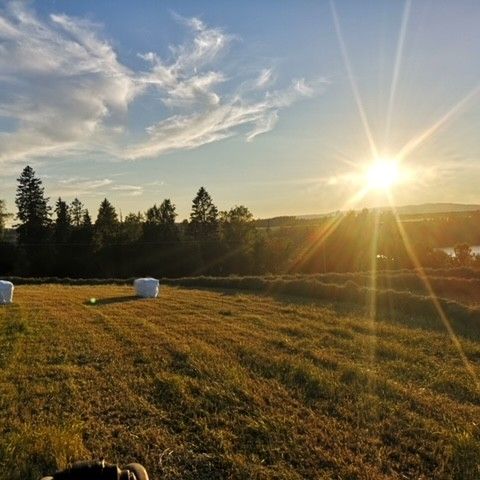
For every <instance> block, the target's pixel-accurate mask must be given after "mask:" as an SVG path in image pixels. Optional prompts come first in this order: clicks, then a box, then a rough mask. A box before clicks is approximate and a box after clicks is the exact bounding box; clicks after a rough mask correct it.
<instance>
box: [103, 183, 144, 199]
mask: <svg viewBox="0 0 480 480" xmlns="http://www.w3.org/2000/svg"><path fill="white" fill-rule="evenodd" d="M111 189H112V190H113V191H114V192H121V193H124V194H125V195H127V196H131V197H138V196H139V195H142V194H143V187H141V186H139V185H115V186H113V187H112V188H111Z"/></svg>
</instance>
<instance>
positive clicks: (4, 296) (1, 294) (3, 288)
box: [0, 280, 15, 305]
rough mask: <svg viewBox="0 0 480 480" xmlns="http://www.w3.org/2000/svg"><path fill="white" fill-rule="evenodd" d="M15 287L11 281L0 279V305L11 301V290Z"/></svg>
mask: <svg viewBox="0 0 480 480" xmlns="http://www.w3.org/2000/svg"><path fill="white" fill-rule="evenodd" d="M14 289H15V287H14V286H13V283H12V282H6V281H5V280H0V305H7V304H9V303H12V302H13V290H14Z"/></svg>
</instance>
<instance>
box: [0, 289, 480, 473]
mask: <svg viewBox="0 0 480 480" xmlns="http://www.w3.org/2000/svg"><path fill="white" fill-rule="evenodd" d="M130 293H131V292H130V287H121V286H116V287H113V286H83V287H69V286H19V287H18V288H17V290H16V305H14V306H12V307H8V308H1V309H0V325H1V326H2V327H1V328H0V343H1V345H2V347H4V348H2V351H3V352H4V353H3V360H2V363H1V368H0V388H1V392H0V393H1V395H0V430H1V432H2V435H0V462H1V464H2V470H0V478H4V479H5V480H6V479H7V478H8V479H12V478H13V479H15V478H24V479H26V480H30V479H34V478H37V476H38V474H39V473H43V471H45V470H47V469H48V470H51V469H52V468H54V467H56V466H62V465H63V464H64V463H65V462H68V461H70V460H72V459H73V458H78V457H79V456H80V457H94V458H99V457H105V458H107V459H109V460H112V461H119V462H129V461H132V460H136V461H140V462H141V463H144V464H146V465H147V467H148V468H149V470H150V472H151V474H152V477H153V478H166V479H173V478H175V479H177V478H178V479H180V478H182V479H211V478H261V479H267V478H268V479H269V478H286V479H300V478H315V477H320V478H321V477H322V476H323V477H324V478H332V477H333V478H365V479H367V478H368V479H376V478H386V477H394V478H395V477H402V476H403V477H407V478H420V477H425V478H432V477H433V478H465V479H468V478H476V475H477V474H478V458H479V456H478V454H479V453H480V432H479V430H478V425H476V424H475V423H474V422H472V419H475V418H480V401H479V399H478V396H477V394H476V392H475V390H474V388H473V385H472V383H471V381H470V378H469V376H468V374H467V372H466V371H465V369H464V368H463V364H462V363H461V362H460V361H459V358H458V355H457V351H456V350H455V348H454V347H453V345H452V344H451V342H450V339H449V337H448V335H447V334H445V333H442V332H441V331H437V330H425V329H420V328H415V327H414V325H415V319H414V318H412V319H411V320H410V321H409V322H405V324H401V323H398V322H397V321H396V320H395V321H393V322H392V321H391V319H390V317H389V315H388V314H387V313H385V312H377V315H376V321H375V323H372V322H370V321H369V318H370V317H369V315H368V312H367V313H365V314H364V313H361V312H360V311H356V310H355V309H354V307H350V308H347V309H346V308H344V306H342V305H339V304H327V303H324V304H323V305H320V304H317V303H312V302H311V301H308V300H307V301H305V300H304V301H300V300H298V299H297V300H296V299H295V298H293V297H278V296H276V297H271V296H259V295H253V294H247V293H242V294H241V293H236V292H235V291H225V292H221V291H216V292H215V291H207V290H203V291H201V290H194V289H188V290H184V289H179V288H171V287H164V288H163V289H162V290H161V294H160V298H159V299H158V300H133V299H132V298H131V297H129V294H130ZM91 297H95V298H97V303H96V305H90V304H89V302H88V300H89V299H90V298H91ZM104 298H110V299H112V298H118V299H119V302H118V303H115V302H110V303H104V304H102V299H104ZM362 311H363V310H362ZM8 325H17V326H18V327H17V326H15V327H11V326H10V327H8ZM459 341H460V342H461V343H462V348H463V351H464V353H465V355H466V356H467V357H468V358H469V360H470V361H474V360H475V359H477V360H475V361H478V358H480V344H479V343H478V342H477V341H469V340H466V339H464V338H459ZM372 342H375V349H374V350H372ZM6 346H8V348H6V349H5V347H6ZM474 368H476V369H477V371H478V365H477V364H474ZM16 466H19V470H18V471H17V470H15V468H16ZM40 470H42V472H40ZM16 471H17V472H21V473H15V472H16ZM12 472H13V473H12ZM12 475H13V476H12ZM15 475H17V476H15Z"/></svg>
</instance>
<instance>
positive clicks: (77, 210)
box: [70, 198, 84, 227]
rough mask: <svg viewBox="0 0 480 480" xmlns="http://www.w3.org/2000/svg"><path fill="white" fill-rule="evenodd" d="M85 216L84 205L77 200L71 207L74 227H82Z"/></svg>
mask: <svg viewBox="0 0 480 480" xmlns="http://www.w3.org/2000/svg"><path fill="white" fill-rule="evenodd" d="M83 216H84V207H83V203H82V202H81V201H80V200H79V199H78V198H75V199H74V200H73V202H72V204H71V206H70V217H71V221H72V225H73V226H74V227H80V226H81V225H82V220H83Z"/></svg>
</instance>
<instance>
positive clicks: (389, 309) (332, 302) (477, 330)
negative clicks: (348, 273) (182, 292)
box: [178, 285, 480, 341]
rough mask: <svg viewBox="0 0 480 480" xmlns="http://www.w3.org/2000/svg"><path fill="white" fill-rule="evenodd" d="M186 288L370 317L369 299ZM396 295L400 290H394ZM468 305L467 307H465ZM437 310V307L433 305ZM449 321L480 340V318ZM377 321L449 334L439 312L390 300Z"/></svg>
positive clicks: (379, 310) (380, 307)
mask: <svg viewBox="0 0 480 480" xmlns="http://www.w3.org/2000/svg"><path fill="white" fill-rule="evenodd" d="M178 286H180V285H178ZM181 288H184V289H193V290H207V291H216V292H219V293H221V294H222V295H230V296H235V295H238V294H253V295H257V296H259V297H261V296H264V297H270V298H273V299H275V300H276V301H277V302H281V303H283V304H285V305H305V306H306V305H315V306H318V307H326V308H329V309H331V310H333V311H334V312H335V314H336V315H338V316H339V317H347V316H350V315H351V314H352V313H354V314H358V315H361V316H364V317H365V318H366V319H367V318H368V303H367V299H366V300H365V303H364V304H362V303H358V302H354V301H349V300H343V301H342V300H339V299H335V298H332V299H329V298H314V297H311V296H306V295H305V296H303V295H294V294H291V293H282V292H280V291H278V290H274V289H271V290H267V291H261V290H255V289H247V288H227V287H223V288H218V287H217V288H215V287H210V286H193V285H192V286H191V285H189V286H181ZM392 293H393V294H395V293H397V294H398V292H392ZM432 305H433V304H432ZM462 307H465V308H468V307H466V306H464V305H463V306H462ZM431 310H433V306H432V308H431ZM445 313H446V315H447V318H448V320H449V323H450V326H451V328H452V329H453V331H454V332H455V334H456V335H458V336H461V337H463V338H466V339H469V340H473V341H479V340H480V322H478V321H477V320H476V319H468V318H462V315H458V316H457V315H452V314H449V313H448V312H445ZM376 321H377V322H385V323H389V324H400V325H403V326H406V327H413V328H420V329H423V330H427V331H435V332H439V333H447V330H446V328H445V325H444V324H443V322H442V320H441V319H440V317H439V314H438V313H437V312H435V311H433V312H430V313H426V312H424V311H423V312H422V311H418V312H412V313H408V312H402V311H401V309H400V308H398V306H397V308H396V307H395V306H393V305H392V306H390V305H388V302H385V301H384V302H383V304H377V310H376Z"/></svg>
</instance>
